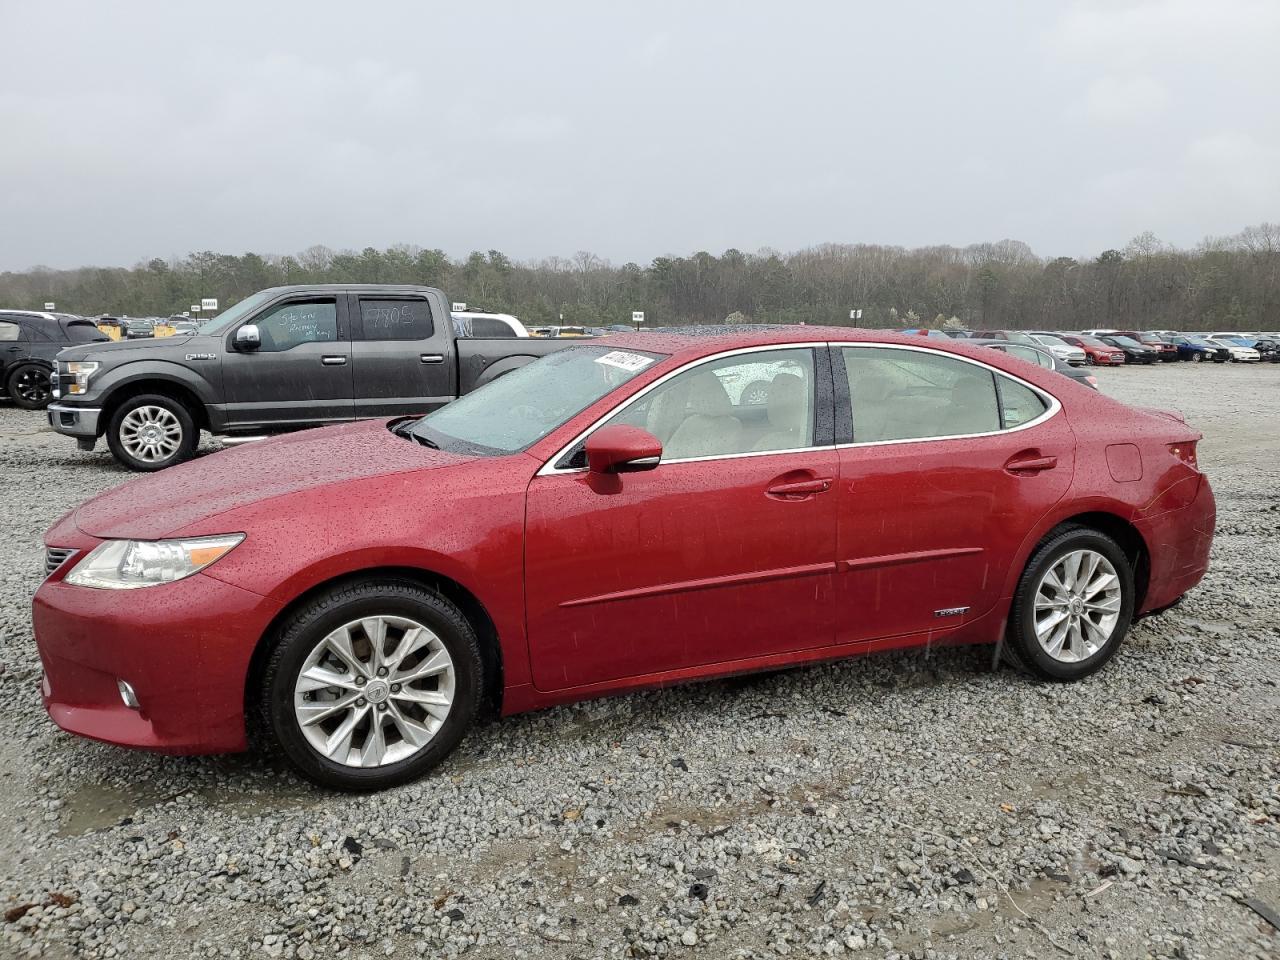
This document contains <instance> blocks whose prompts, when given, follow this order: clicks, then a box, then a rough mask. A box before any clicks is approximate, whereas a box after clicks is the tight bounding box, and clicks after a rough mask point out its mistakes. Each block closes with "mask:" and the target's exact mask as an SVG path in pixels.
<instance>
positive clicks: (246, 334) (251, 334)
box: [232, 323, 262, 350]
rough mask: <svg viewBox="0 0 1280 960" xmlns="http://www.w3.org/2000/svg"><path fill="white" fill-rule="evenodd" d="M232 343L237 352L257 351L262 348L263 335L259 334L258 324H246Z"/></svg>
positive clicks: (238, 331) (237, 332)
mask: <svg viewBox="0 0 1280 960" xmlns="http://www.w3.org/2000/svg"><path fill="white" fill-rule="evenodd" d="M232 343H233V344H234V345H235V348H236V349H237V350H257V349H258V348H259V347H260V346H262V335H261V334H260V333H258V326H257V324H254V323H246V324H245V325H244V326H243V327H241V328H240V329H239V330H237V331H236V337H235V340H233V341H232Z"/></svg>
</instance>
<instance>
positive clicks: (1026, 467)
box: [1004, 456, 1058, 474]
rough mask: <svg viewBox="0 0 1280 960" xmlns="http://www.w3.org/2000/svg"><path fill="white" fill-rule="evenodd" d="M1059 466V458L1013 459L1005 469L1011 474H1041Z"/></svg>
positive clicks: (1020, 457) (1018, 457)
mask: <svg viewBox="0 0 1280 960" xmlns="http://www.w3.org/2000/svg"><path fill="white" fill-rule="evenodd" d="M1057 465H1058V458H1057V457H1024V456H1016V457H1013V458H1012V459H1011V460H1010V461H1009V462H1008V463H1006V464H1005V465H1004V468H1005V469H1006V470H1008V471H1009V472H1010V473H1015V474H1017V473H1040V472H1041V471H1044V470H1052V469H1053V468H1054V467H1056V466H1057Z"/></svg>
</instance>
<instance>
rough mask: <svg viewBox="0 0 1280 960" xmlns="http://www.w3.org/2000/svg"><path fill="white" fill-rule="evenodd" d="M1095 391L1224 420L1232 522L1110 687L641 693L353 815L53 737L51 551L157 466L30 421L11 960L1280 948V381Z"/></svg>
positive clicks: (1183, 377)
mask: <svg viewBox="0 0 1280 960" xmlns="http://www.w3.org/2000/svg"><path fill="white" fill-rule="evenodd" d="M1099 376H1100V378H1101V380H1102V385H1103V388H1104V390H1105V391H1106V392H1108V393H1110V394H1113V395H1115V396H1118V397H1120V398H1121V399H1125V400H1131V401H1133V402H1137V403H1143V404H1150V405H1159V406H1175V407H1178V408H1180V409H1182V410H1183V411H1184V412H1185V413H1186V414H1187V415H1188V417H1189V418H1190V419H1191V420H1192V422H1193V423H1194V424H1196V425H1197V426H1198V427H1199V428H1201V429H1202V430H1203V431H1204V432H1205V433H1206V435H1207V438H1206V440H1205V441H1204V442H1203V443H1202V445H1201V463H1202V464H1203V465H1204V468H1205V469H1206V470H1207V472H1208V473H1209V474H1210V476H1211V477H1212V480H1213V483H1214V488H1215V490H1216V493H1217V497H1218V509H1219V527H1218V538H1217V542H1216V544H1215V548H1214V562H1213V566H1212V568H1211V570H1210V572H1209V575H1208V577H1207V579H1206V580H1205V582H1204V583H1203V584H1202V585H1201V586H1200V587H1199V588H1197V589H1196V590H1195V591H1193V593H1192V594H1191V595H1189V596H1188V598H1187V600H1186V602H1185V603H1184V604H1183V605H1182V606H1181V607H1179V608H1177V609H1176V610H1174V611H1171V612H1170V613H1168V614H1165V615H1164V616H1162V617H1159V618H1154V619H1151V620H1147V621H1144V622H1143V623H1141V624H1139V625H1138V626H1137V627H1135V629H1134V630H1133V632H1132V633H1131V634H1130V637H1129V640H1128V642H1127V643H1126V645H1125V646H1124V648H1123V649H1122V650H1121V652H1120V654H1119V656H1118V657H1117V658H1116V659H1115V660H1114V661H1113V662H1112V663H1111V664H1110V665H1109V666H1108V667H1107V668H1106V669H1105V670H1104V671H1103V672H1102V673H1100V674H1099V675H1097V676H1095V677H1093V678H1091V679H1089V680H1086V681H1084V682H1082V683H1078V684H1074V685H1069V686H1063V685H1049V684H1041V683H1035V682H1032V681H1029V680H1027V679H1024V678H1023V677H1021V676H1020V675H1017V674H1015V673H1012V672H1010V671H1008V670H1007V669H997V670H993V669H992V668H991V655H990V651H989V650H983V649H966V650H936V651H920V652H913V653H910V654H901V655H887V656H880V657H874V658H866V659H861V660H855V661H849V662H845V663H840V664H835V665H830V666H824V667H816V668H809V669H804V670H797V671H792V672H787V673H781V674H773V675H769V676H764V677H758V678H753V679H749V680H745V681H737V682H723V683H708V684H701V685H697V686H691V687H684V688H679V689H673V690H666V691H661V692H655V693H643V694H636V695H631V696H625V697H619V698H616V699H611V700H604V701H596V702H591V703H585V704H580V705H577V706H572V707H564V708H560V709H556V710H551V711H547V712H544V713H539V714H534V715H529V716H522V717H515V718H511V719H508V720H500V721H494V722H491V723H489V724H487V725H485V726H484V727H482V728H480V729H478V730H476V731H474V732H473V733H472V734H471V735H470V736H469V737H468V738H467V739H466V740H465V742H464V743H463V745H462V747H461V748H460V749H459V750H458V751H457V752H456V753H455V754H454V755H453V757H452V758H451V759H450V760H449V761H447V762H446V763H445V764H444V765H443V766H442V767H441V768H440V769H439V770H438V771H437V772H436V773H435V774H434V775H433V776H431V777H429V778H427V779H426V780H423V781H421V782H419V783H417V784H413V785H410V786H407V787H402V788H400V789H397V790H393V791H389V792H387V793H383V794H379V795H374V796H355V797H353V796H344V795H335V794H327V793H323V792H321V791H318V790H317V789H315V788H312V787H311V786H308V785H306V784H304V783H302V782H300V781H298V780H297V779H295V778H294V777H293V776H292V775H290V774H289V773H288V772H287V771H286V770H283V769H280V768H277V767H274V766H272V765H270V764H268V763H267V762H265V761H263V760H261V759H258V758H255V757H252V756H244V757H221V758H205V759H194V758H169V757H159V756H153V755H148V754H144V753H138V752H132V751H125V750H120V749H115V748H111V747H106V746H102V745H98V744H94V743H91V742H88V741H85V740H79V739H75V738H72V737H70V736H67V735H65V734H62V733H60V732H58V731H57V730H56V729H55V728H54V727H53V725H52V723H50V722H49V721H48V720H47V719H46V717H45V715H44V711H43V710H42V708H41V706H40V698H39V693H38V676H39V671H38V666H37V658H36V653H35V649H34V645H33V642H32V639H31V629H30V613H29V601H30V595H31V593H32V591H33V590H34V589H35V587H36V586H37V583H38V581H39V572H38V571H39V567H40V561H41V548H40V546H39V538H40V534H41V533H42V531H43V530H44V529H45V528H46V527H47V526H48V525H49V524H50V523H51V522H52V521H53V520H54V518H55V517H57V516H58V515H59V514H61V513H62V512H63V511H64V510H66V509H68V508H70V507H72V506H73V505H75V504H76V503H78V502H79V501H81V500H82V499H84V498H85V497H87V496H89V495H91V494H93V493H95V492H97V491H99V490H102V489H104V488H106V487H109V486H112V485H114V484H116V483H119V482H121V481H123V480H125V479H127V475H126V474H125V473H124V472H123V471H122V470H120V469H118V468H117V467H116V466H115V465H114V464H113V462H112V461H111V459H110V457H109V456H108V455H107V454H106V453H105V451H102V452H98V453H95V454H92V455H86V454H81V453H78V452H77V451H76V450H75V449H74V445H73V444H72V443H71V442H70V441H69V440H66V439H65V438H62V437H59V436H57V435H55V434H52V433H51V432H49V431H48V430H47V428H45V427H44V426H43V424H42V418H41V416H40V415H39V414H30V413H25V412H23V411H20V410H16V409H12V408H8V407H0V468H2V470H3V477H4V480H5V494H4V500H3V505H2V506H3V511H4V513H3V524H2V526H0V581H2V582H3V589H2V590H0V660H2V661H3V663H4V667H5V669H4V672H3V673H2V674H0V692H2V693H3V702H4V704H5V705H6V707H7V709H6V710H5V712H4V714H3V717H2V719H0V770H3V771H4V773H5V776H4V777H3V778H2V779H0V864H3V865H4V866H3V869H2V871H0V873H2V876H0V908H3V909H4V910H5V911H6V912H5V914H4V916H3V920H2V922H0V956H4V957H11V956H12V957H26V956H48V957H86V958H91V957H130V958H132V957H170V956H183V957H185V956H208V957H244V958H250V957H255V958H256V957H261V956H265V957H299V958H311V957H328V956H335V955H339V956H349V957H381V956H396V957H415V956H427V957H440V956H457V955H460V954H466V955H467V956H471V957H482V958H490V957H492V958H499V957H501V958H510V957H557V958H573V957H581V958H594V957H622V956H632V957H644V956H674V957H682V956H690V957H693V956H698V955H701V956H707V957H772V956H775V955H781V956H801V957H812V956H852V957H882V956H887V957H911V958H921V957H923V958H948V957H954V958H962V957H963V958H969V957H1041V958H1044V957H1054V956H1061V955H1072V956H1077V957H1099V956H1102V957H1147V956H1156V957H1180V958H1199V957H1206V958H1207V957H1230V958H1239V957H1275V956H1277V955H1278V954H1280V933H1278V932H1277V931H1276V930H1275V929H1273V928H1272V927H1271V926H1270V925H1269V924H1268V923H1267V922H1266V920H1264V919H1263V917H1262V916H1261V915H1260V914H1259V913H1258V912H1255V910H1254V909H1253V908H1252V907H1250V906H1249V905H1248V902H1252V903H1254V904H1255V905H1258V906H1260V907H1261V909H1262V911H1263V912H1265V911H1266V910H1267V906H1266V905H1268V904H1269V905H1270V907H1271V908H1272V909H1277V908H1280V833H1278V830H1277V824H1278V823H1280V748H1278V747H1277V738H1276V736H1275V732H1274V731H1275V729H1276V717H1277V716H1280V664H1278V662H1277V658H1276V655H1275V650H1276V643H1277V640H1278V639H1280V637H1278V635H1277V627H1276V624H1277V613H1278V612H1280V611H1278V607H1280V590H1278V589H1277V578H1278V577H1280V537H1278V536H1277V528H1278V527H1280V404H1277V402H1276V398H1277V396H1278V395H1280V366H1268V367H1265V368H1259V367H1253V368H1244V367H1237V366H1235V365H1232V366H1230V367H1218V366H1208V365H1206V366H1204V367H1191V366H1189V365H1181V366H1179V367H1176V368H1172V367H1161V368H1156V369H1132V370H1125V369H1121V370H1101V371H1099Z"/></svg>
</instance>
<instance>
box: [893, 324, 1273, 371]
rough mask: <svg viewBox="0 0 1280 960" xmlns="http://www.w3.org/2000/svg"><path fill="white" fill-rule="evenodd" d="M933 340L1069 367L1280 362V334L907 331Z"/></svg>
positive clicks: (1164, 331)
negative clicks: (1042, 353)
mask: <svg viewBox="0 0 1280 960" xmlns="http://www.w3.org/2000/svg"><path fill="white" fill-rule="evenodd" d="M905 332H906V333H914V334H920V335H927V336H937V337H957V338H979V339H984V340H1009V341H1011V342H1014V343H1022V344H1027V345H1032V346H1037V345H1038V346H1041V347H1047V348H1048V349H1049V350H1050V351H1051V352H1052V353H1053V355H1054V356H1055V357H1057V358H1058V359H1060V360H1063V361H1065V362H1067V363H1069V364H1072V365H1074V366H1086V365H1087V366H1104V367H1105V366H1118V365H1120V364H1126V363H1130V364H1132V363H1137V364H1150V363H1174V362H1177V361H1180V360H1181V361H1189V362H1192V363H1200V362H1202V361H1211V362H1214V363H1228V362H1236V363H1257V362H1272V363H1276V362H1280V333H1260V332H1254V333H1240V332H1235V333H1211V334H1202V333H1180V332H1178V331H1176V330H1111V329H1103V328H1097V329H1093V330H1078V331H1074V330H907V331H905Z"/></svg>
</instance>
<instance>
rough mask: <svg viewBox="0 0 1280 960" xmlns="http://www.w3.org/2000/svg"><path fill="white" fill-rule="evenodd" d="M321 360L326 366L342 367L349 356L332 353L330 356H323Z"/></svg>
mask: <svg viewBox="0 0 1280 960" xmlns="http://www.w3.org/2000/svg"><path fill="white" fill-rule="evenodd" d="M320 362H321V363H323V364H324V365H325V366H326V367H340V366H342V365H343V364H344V363H346V362H347V358H346V357H343V356H333V355H332V354H330V355H329V356H325V357H321V358H320Z"/></svg>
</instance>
